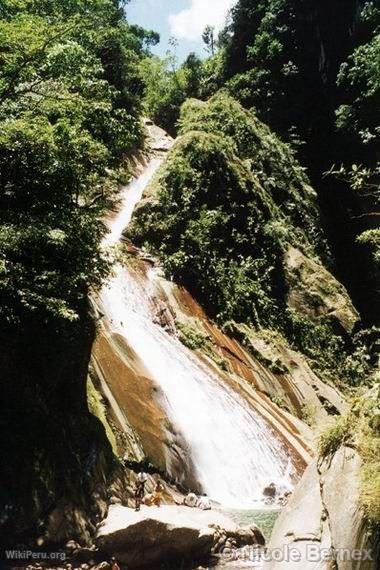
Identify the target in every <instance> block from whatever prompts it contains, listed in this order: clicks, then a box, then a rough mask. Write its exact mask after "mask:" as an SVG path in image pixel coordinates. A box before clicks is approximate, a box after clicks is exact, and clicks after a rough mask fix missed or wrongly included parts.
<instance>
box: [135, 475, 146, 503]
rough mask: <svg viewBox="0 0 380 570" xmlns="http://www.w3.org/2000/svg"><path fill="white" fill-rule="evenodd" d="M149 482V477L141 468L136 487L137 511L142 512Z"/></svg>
mask: <svg viewBox="0 0 380 570" xmlns="http://www.w3.org/2000/svg"><path fill="white" fill-rule="evenodd" d="M147 481H148V476H147V474H146V473H145V472H144V470H143V469H142V468H141V470H140V472H139V474H138V475H137V479H136V485H135V511H139V510H140V507H141V503H142V500H143V498H144V495H145V483H146V482H147Z"/></svg>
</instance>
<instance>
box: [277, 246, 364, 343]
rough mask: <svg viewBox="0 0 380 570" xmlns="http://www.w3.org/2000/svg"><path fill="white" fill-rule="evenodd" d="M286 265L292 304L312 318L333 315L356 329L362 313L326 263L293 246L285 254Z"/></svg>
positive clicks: (347, 328) (337, 319)
mask: <svg viewBox="0 0 380 570" xmlns="http://www.w3.org/2000/svg"><path fill="white" fill-rule="evenodd" d="M285 267H286V271H287V273H288V283H289V285H290V289H289V295H288V304H289V306H290V307H291V308H293V309H296V310H298V311H300V312H301V313H304V314H306V315H308V316H309V317H311V318H312V319H318V318H319V317H321V316H324V315H329V316H330V317H333V318H335V319H336V321H337V322H338V323H339V325H340V326H341V327H342V329H343V330H344V331H346V332H348V333H351V332H352V330H353V328H354V326H355V324H356V323H357V322H358V321H359V314H358V312H357V311H356V309H355V307H354V306H353V304H352V302H351V299H350V297H349V296H348V293H347V291H346V289H345V287H344V286H343V285H342V284H341V283H340V282H339V281H337V280H336V279H335V277H334V276H333V275H331V273H330V272H329V271H327V269H325V268H324V267H323V265H321V264H320V263H317V262H316V261H313V260H312V259H309V258H308V257H306V256H305V255H304V254H303V253H302V252H301V251H300V250H299V249H297V248H295V247H289V248H288V250H287V252H286V254H285Z"/></svg>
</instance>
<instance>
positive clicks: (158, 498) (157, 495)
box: [152, 479, 165, 507]
mask: <svg viewBox="0 0 380 570" xmlns="http://www.w3.org/2000/svg"><path fill="white" fill-rule="evenodd" d="M164 491H165V487H164V485H163V483H162V481H161V479H157V481H156V486H155V488H154V495H153V501H152V503H153V504H154V505H156V507H160V506H161V502H162V499H163V493H164Z"/></svg>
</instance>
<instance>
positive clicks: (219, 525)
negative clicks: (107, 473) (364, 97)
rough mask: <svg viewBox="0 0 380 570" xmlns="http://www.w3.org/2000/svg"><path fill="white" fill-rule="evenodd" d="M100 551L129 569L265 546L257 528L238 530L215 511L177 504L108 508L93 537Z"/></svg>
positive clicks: (238, 528) (234, 524)
mask: <svg viewBox="0 0 380 570" xmlns="http://www.w3.org/2000/svg"><path fill="white" fill-rule="evenodd" d="M96 542H97V546H98V547H99V550H100V551H101V552H102V553H104V554H105V555H108V556H115V557H116V559H117V560H118V561H119V563H121V564H123V565H126V566H127V567H128V568H144V567H151V566H150V565H152V564H159V563H162V562H167V561H175V560H201V559H202V558H207V557H208V556H211V555H212V554H216V553H218V552H219V551H221V550H222V549H223V548H224V547H237V548H239V547H241V546H245V545H253V544H260V545H264V544H265V539H264V536H263V534H262V533H261V531H260V530H259V529H258V528H257V527H256V526H254V525H253V526H249V527H244V528H241V527H239V526H238V525H237V524H236V523H234V522H233V521H232V520H230V519H229V518H227V517H226V516H224V515H222V514H221V513H219V512H216V511H202V510H199V509H191V508H189V507H182V506H168V505H165V506H162V507H160V508H157V507H143V508H142V510H141V511H139V512H136V511H134V510H132V509H129V508H127V507H122V506H120V505H115V506H112V507H111V508H110V511H109V514H108V517H107V519H105V521H104V522H103V523H102V525H101V527H100V529H99V532H98V537H97V540H96Z"/></svg>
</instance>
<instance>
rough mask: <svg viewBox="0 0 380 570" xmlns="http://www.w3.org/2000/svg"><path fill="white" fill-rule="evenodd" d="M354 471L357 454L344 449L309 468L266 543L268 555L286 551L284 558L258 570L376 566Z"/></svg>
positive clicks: (352, 569)
mask: <svg viewBox="0 0 380 570" xmlns="http://www.w3.org/2000/svg"><path fill="white" fill-rule="evenodd" d="M360 467H361V459H360V457H359V455H358V454H357V453H356V451H354V450H352V449H351V448H348V447H342V448H340V449H339V450H338V451H337V452H336V453H335V454H334V456H333V457H332V458H331V459H329V460H324V461H323V462H321V463H320V464H317V462H316V461H314V462H313V463H311V464H310V466H309V467H308V469H307V470H306V472H305V474H304V477H303V479H302V481H301V483H300V484H299V486H298V487H297V489H296V491H295V493H294V495H293V497H292V499H291V500H290V502H289V504H288V505H287V506H286V508H285V509H284V510H283V512H282V513H281V515H280V517H279V519H278V521H277V523H276V525H275V528H274V531H273V535H272V538H271V541H270V544H269V551H270V552H271V551H272V552H273V549H278V550H279V551H281V552H283V553H285V554H286V553H288V556H287V559H286V560H282V561H279V560H278V559H276V561H275V560H273V561H267V562H266V563H265V564H264V570H272V569H273V570H274V569H275V570H282V569H285V568H286V569H287V570H293V569H294V570H296V569H302V570H312V569H313V570H316V569H318V570H332V569H334V570H355V569H359V568H360V570H375V569H376V568H378V566H377V563H378V552H377V549H376V547H375V545H374V544H372V542H371V535H370V532H369V528H368V527H367V525H366V523H365V519H364V516H363V512H362V511H361V509H360V505H359V476H360ZM331 552H334V553H335V556H336V560H334V559H333V557H332V556H331ZM289 553H293V554H289ZM276 558H277V557H276Z"/></svg>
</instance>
